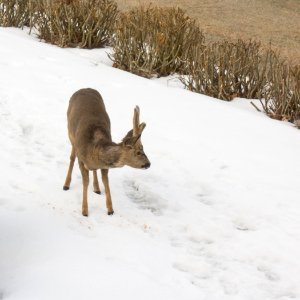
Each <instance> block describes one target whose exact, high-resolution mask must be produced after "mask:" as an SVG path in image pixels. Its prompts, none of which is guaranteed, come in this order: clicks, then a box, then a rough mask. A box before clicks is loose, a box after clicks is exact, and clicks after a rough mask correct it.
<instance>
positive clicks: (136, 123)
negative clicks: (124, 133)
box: [133, 106, 140, 136]
mask: <svg viewBox="0 0 300 300" xmlns="http://www.w3.org/2000/svg"><path fill="white" fill-rule="evenodd" d="M139 125H140V108H139V107H138V106H136V107H135V108H134V114H133V136H137V135H138V134H139Z"/></svg>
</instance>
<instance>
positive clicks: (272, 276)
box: [257, 265, 280, 281]
mask: <svg viewBox="0 0 300 300" xmlns="http://www.w3.org/2000/svg"><path fill="white" fill-rule="evenodd" d="M257 270H258V271H260V272H262V273H263V274H264V275H265V277H266V278H267V279H268V280H270V281H278V280H280V277H279V276H278V275H277V274H276V273H275V272H273V271H272V270H271V269H270V268H268V267H267V266H263V265H260V266H258V267H257Z"/></svg>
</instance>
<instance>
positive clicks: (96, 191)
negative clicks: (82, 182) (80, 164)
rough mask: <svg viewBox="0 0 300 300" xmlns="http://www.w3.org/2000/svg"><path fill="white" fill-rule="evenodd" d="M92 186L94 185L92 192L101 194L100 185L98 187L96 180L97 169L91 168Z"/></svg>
mask: <svg viewBox="0 0 300 300" xmlns="http://www.w3.org/2000/svg"><path fill="white" fill-rule="evenodd" d="M93 179H94V180H93V187H94V192H95V193H96V194H101V191H100V187H99V181H98V176H97V170H93Z"/></svg>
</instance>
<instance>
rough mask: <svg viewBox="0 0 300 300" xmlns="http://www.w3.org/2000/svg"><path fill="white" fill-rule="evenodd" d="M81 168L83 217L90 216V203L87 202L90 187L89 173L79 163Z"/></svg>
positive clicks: (80, 163) (81, 163)
mask: <svg viewBox="0 0 300 300" xmlns="http://www.w3.org/2000/svg"><path fill="white" fill-rule="evenodd" d="M79 168H80V171H81V175H82V185H83V199H82V215H83V216H86V217H87V216H88V201H87V192H88V185H89V171H88V170H87V169H86V168H85V167H84V164H83V162H82V161H80V162H79Z"/></svg>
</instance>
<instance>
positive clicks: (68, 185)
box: [63, 146, 76, 191]
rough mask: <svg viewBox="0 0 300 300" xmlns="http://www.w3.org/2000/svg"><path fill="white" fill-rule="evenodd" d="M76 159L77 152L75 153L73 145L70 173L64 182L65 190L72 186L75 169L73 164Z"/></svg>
mask: <svg viewBox="0 0 300 300" xmlns="http://www.w3.org/2000/svg"><path fill="white" fill-rule="evenodd" d="M75 159H76V154H75V148H74V146H72V152H71V156H70V164H69V169H68V174H67V178H66V181H65V184H64V187H63V189H64V190H65V191H67V190H68V189H69V188H70V183H71V178H72V171H73V166H74V162H75Z"/></svg>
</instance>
